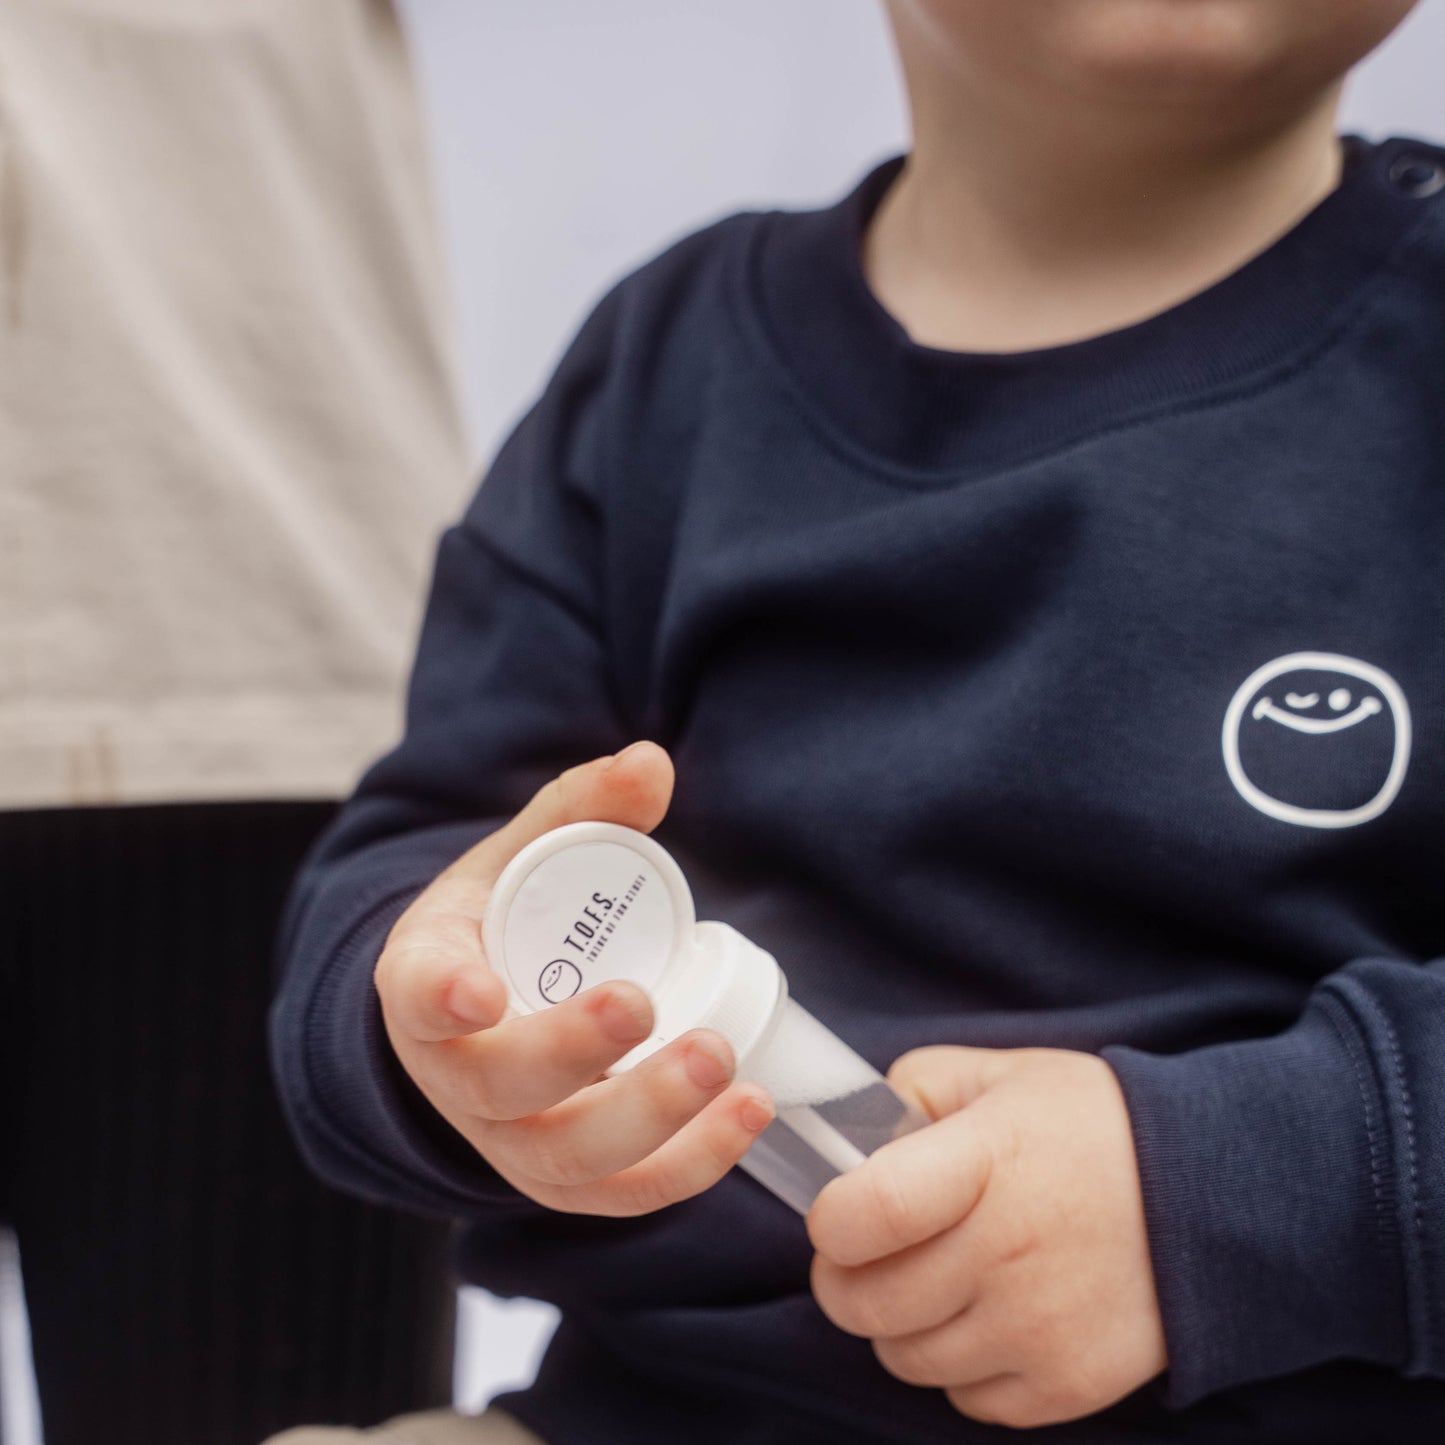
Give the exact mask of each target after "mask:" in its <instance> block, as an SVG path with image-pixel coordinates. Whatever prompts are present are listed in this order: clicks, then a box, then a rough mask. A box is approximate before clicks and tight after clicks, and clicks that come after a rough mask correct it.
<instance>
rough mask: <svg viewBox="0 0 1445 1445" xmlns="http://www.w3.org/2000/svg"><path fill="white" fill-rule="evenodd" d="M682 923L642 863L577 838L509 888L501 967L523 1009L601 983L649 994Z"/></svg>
mask: <svg viewBox="0 0 1445 1445" xmlns="http://www.w3.org/2000/svg"><path fill="white" fill-rule="evenodd" d="M691 927H692V920H691V919H690V918H681V917H679V912H678V908H677V906H676V904H675V902H674V900H673V898H672V895H671V892H670V891H669V889H668V886H667V883H666V881H665V880H664V879H663V877H662V875H661V874H660V873H659V871H658V870H657V868H656V867H655V866H654V865H653V864H652V862H651V860H650V859H647V858H644V857H643V856H642V855H641V854H640V853H637V852H635V851H634V850H633V849H631V848H629V847H626V846H624V845H622V844H619V843H602V842H599V843H578V844H575V845H574V846H572V847H569V848H564V849H562V850H561V851H560V852H557V853H553V854H552V855H551V856H550V857H547V858H544V859H543V860H542V861H541V862H540V863H538V864H537V866H536V867H535V868H534V869H533V870H532V871H531V872H530V873H529V874H528V875H527V877H526V878H525V879H524V880H523V881H522V883H521V885H520V886H519V887H518V889H517V892H516V895H515V896H514V897H513V898H512V901H511V905H510V907H508V909H507V916H506V922H505V926H504V928H503V932H502V947H503V958H502V960H501V963H502V969H503V971H504V972H505V973H506V975H507V978H508V980H509V982H510V983H511V986H512V990H513V992H514V993H515V994H516V995H517V997H518V999H519V1000H520V1002H521V1003H523V1004H524V1005H525V1006H526V1007H527V1008H530V1009H532V1010H533V1011H540V1010H541V1009H544V1008H547V1007H549V1006H550V1005H552V1004H557V1003H561V1002H563V1000H565V999H569V998H571V997H572V996H573V994H576V993H580V992H581V991H582V990H583V989H585V988H591V987H592V986H593V985H594V984H598V983H603V982H605V981H606V980H608V979H615V978H623V979H627V980H629V981H630V982H632V983H636V984H639V985H640V986H641V987H642V988H644V989H646V990H648V992H649V993H650V992H652V991H654V990H655V989H656V988H657V986H658V984H659V982H660V981H661V979H662V976H663V974H664V973H665V972H666V969H667V966H668V963H669V961H670V960H671V959H672V957H673V956H674V953H679V954H680V953H681V952H682V950H683V948H684V947H685V945H686V939H685V937H683V936H682V935H684V934H685V933H687V932H689V931H690V930H691ZM493 962H494V964H495V962H496V960H493Z"/></svg>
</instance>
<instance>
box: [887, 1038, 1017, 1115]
mask: <svg viewBox="0 0 1445 1445" xmlns="http://www.w3.org/2000/svg"><path fill="white" fill-rule="evenodd" d="M1011 1054H1012V1051H1011V1050H1008V1049H966V1048H962V1047H959V1046H956V1045H948V1044H939V1045H935V1046H933V1047H931V1048H924V1049H914V1050H913V1051H912V1052H911V1053H907V1054H904V1055H903V1057H902V1058H900V1059H898V1060H897V1061H896V1062H895V1063H894V1065H893V1067H892V1068H891V1069H889V1070H888V1082H889V1084H891V1085H892V1087H893V1089H894V1090H895V1091H896V1092H897V1093H898V1094H901V1095H902V1096H903V1098H905V1099H906V1100H907V1101H908V1102H909V1103H910V1104H912V1105H913V1106H914V1107H915V1108H917V1109H921V1110H922V1111H923V1113H924V1114H926V1115H927V1116H928V1117H929V1118H930V1119H942V1118H944V1117H945V1115H948V1114H956V1113H957V1112H958V1111H959V1110H960V1109H966V1108H967V1107H968V1106H969V1105H970V1104H971V1103H973V1101H974V1100H975V1099H977V1098H978V1097H979V1096H980V1095H982V1094H986V1093H987V1092H988V1091H989V1090H990V1089H991V1088H992V1087H993V1086H994V1085H995V1084H996V1083H997V1082H998V1081H999V1079H1000V1078H1002V1077H1003V1075H1004V1074H1005V1073H1006V1072H1007V1070H1008V1067H1009V1060H1010V1057H1011Z"/></svg>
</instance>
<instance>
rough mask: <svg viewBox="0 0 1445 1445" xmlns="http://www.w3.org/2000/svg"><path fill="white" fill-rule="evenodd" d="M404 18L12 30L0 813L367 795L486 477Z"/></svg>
mask: <svg viewBox="0 0 1445 1445" xmlns="http://www.w3.org/2000/svg"><path fill="white" fill-rule="evenodd" d="M438 252H439V245H438V238H437V234H436V227H435V222H434V216H433V211H432V201H431V197H430V195H429V192H428V185H427V171H426V164H425V160H424V154H423V144H422V136H421V127H420V123H419V117H418V114H417V107H416V100H415V96H414V94H413V90H412V85H411V80H410V75H409V71H408V67H407V57H406V53H405V47H404V44H403V40H402V36H401V34H400V31H399V28H398V24H397V19H396V16H395V14H394V13H393V10H392V6H391V4H390V3H389V0H0V807H25V806H49V805H63V804H86V803H111V802H137V801H156V800H179V799H239V798H306V797H326V796H332V795H338V794H340V793H343V792H344V791H345V790H347V788H348V787H349V785H350V784H351V783H352V782H353V781H354V779H355V777H356V774H357V772H358V770H359V769H360V767H361V766H362V765H363V764H364V763H365V762H366V761H367V760H368V759H369V758H371V757H373V756H374V755H375V754H376V753H377V752H378V751H379V750H381V749H382V748H383V747H384V746H385V745H386V744H387V743H388V742H389V741H391V740H392V739H393V738H394V737H395V736H396V734H397V731H398V729H399V725H400V695H401V684H402V681H403V674H404V668H405V661H406V657H407V655H408V654H409V652H410V648H411V645H412V642H413V640H414V637H415V634H416V629H417V625H418V621H419V617H420V609H421V604H422V599H423V591H424V580H423V579H424V576H425V573H426V570H427V567H428V564H429V560H430V554H431V550H432V545H433V539H434V537H435V535H436V533H437V531H438V529H439V528H440V526H441V524H442V522H443V521H444V519H445V518H446V516H447V515H448V514H450V513H452V512H454V511H455V510H456V509H457V507H458V505H459V503H460V500H461V497H462V494H463V492H464V490H465V486H466V481H467V476H466V474H467V470H468V460H467V455H466V450H465V445H464V442H463V439H462V434H461V428H460V425H459V422H458V416H457V410H456V404H455V394H454V389H453V385H452V375H451V368H450V364H449V363H450V345H449V335H448V326H447V320H446V312H445V306H444V287H443V286H442V285H441V284H440V275H441V267H440V263H439V255H438Z"/></svg>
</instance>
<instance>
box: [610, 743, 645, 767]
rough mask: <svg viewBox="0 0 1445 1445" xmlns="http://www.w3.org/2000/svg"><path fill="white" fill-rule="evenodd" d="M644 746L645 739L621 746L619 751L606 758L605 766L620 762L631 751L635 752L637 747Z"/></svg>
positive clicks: (615, 764) (612, 765)
mask: <svg viewBox="0 0 1445 1445" xmlns="http://www.w3.org/2000/svg"><path fill="white" fill-rule="evenodd" d="M646 746H647V742H646V740H642V741H638V742H635V743H628V745H627V746H626V747H625V748H623V749H622V751H621V752H620V753H613V755H612V756H611V757H610V758H609V759H608V760H607V766H608V767H609V768H614V767H616V766H617V764H618V763H620V762H621V761H622V760H623V759H624V758H625V757H627V756H629V755H630V754H632V753H635V752H636V751H637V750H638V749H639V748H645V747H646Z"/></svg>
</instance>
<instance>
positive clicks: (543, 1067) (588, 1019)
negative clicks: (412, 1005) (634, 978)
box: [406, 980, 652, 1122]
mask: <svg viewBox="0 0 1445 1445" xmlns="http://www.w3.org/2000/svg"><path fill="white" fill-rule="evenodd" d="M651 1028H652V1005H651V1004H650V1003H649V1002H648V999H647V995H646V994H645V993H644V992H643V991H642V990H641V989H640V988H638V987H637V985H636V984H632V983H625V982H622V981H620V980H615V981H613V982H611V983H605V984H599V985H598V986H597V987H596V988H591V989H588V990H587V991H586V992H585V993H580V994H578V995H577V996H576V997H575V998H570V999H568V1000H567V1001H566V1002H565V1003H560V1004H558V1005H557V1006H556V1007H555V1008H550V1009H548V1010H547V1011H546V1012H545V1013H537V1014H523V1015H521V1016H519V1017H516V1018H510V1019H507V1020H506V1022H505V1023H503V1024H502V1025H500V1026H499V1027H497V1028H492V1029H487V1030H485V1031H484V1032H481V1033H473V1034H471V1035H469V1036H468V1037H466V1038H451V1039H447V1040H444V1041H441V1042H435V1043H426V1044H421V1045H419V1046H418V1047H417V1048H416V1049H415V1050H414V1051H413V1052H412V1055H411V1057H410V1058H409V1059H408V1060H407V1061H406V1062H407V1066H408V1068H409V1069H410V1070H411V1072H412V1075H413V1077H414V1078H415V1079H416V1081H417V1083H418V1084H420V1085H421V1087H422V1089H423V1090H424V1091H425V1093H426V1095H427V1097H428V1098H429V1099H431V1101H432V1103H433V1104H435V1105H436V1106H437V1107H438V1108H439V1109H441V1110H442V1112H443V1113H444V1114H446V1115H447V1117H448V1118H451V1119H479V1120H488V1121H491V1122H499V1121H508V1120H514V1119H524V1118H526V1117H527V1116H528V1115H530V1114H539V1113H541V1112H542V1110H544V1109H550V1108H552V1106H553V1105H555V1104H560V1103H561V1102H562V1101H563V1100H564V1099H568V1098H570V1097H571V1096H572V1095H573V1094H575V1093H576V1092H577V1091H578V1090H579V1089H582V1088H585V1087H586V1086H587V1085H588V1084H591V1083H593V1082H594V1081H595V1080H596V1079H597V1077H598V1075H599V1074H602V1073H603V1072H605V1071H606V1070H607V1069H608V1068H610V1067H611V1066H612V1065H613V1064H615V1063H616V1062H617V1060H618V1059H620V1058H621V1057H622V1056H623V1055H624V1054H625V1053H627V1052H628V1050H629V1049H632V1048H634V1047H636V1045H638V1044H640V1043H641V1042H642V1040H643V1039H645V1038H646V1037H647V1035H648V1032H649V1031H650V1029H651Z"/></svg>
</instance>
